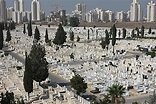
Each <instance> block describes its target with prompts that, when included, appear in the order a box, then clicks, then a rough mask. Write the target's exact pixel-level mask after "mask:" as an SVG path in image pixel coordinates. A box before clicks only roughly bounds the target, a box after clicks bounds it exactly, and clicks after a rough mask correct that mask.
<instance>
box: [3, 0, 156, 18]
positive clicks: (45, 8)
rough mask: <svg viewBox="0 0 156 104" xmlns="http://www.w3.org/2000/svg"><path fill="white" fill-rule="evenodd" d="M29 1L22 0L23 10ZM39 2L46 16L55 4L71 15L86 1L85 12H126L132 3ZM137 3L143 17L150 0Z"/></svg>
mask: <svg viewBox="0 0 156 104" xmlns="http://www.w3.org/2000/svg"><path fill="white" fill-rule="evenodd" d="M31 1H32V0H24V2H25V6H24V7H25V10H29V11H30V8H31ZM39 1H40V3H41V9H42V10H43V11H45V13H46V15H48V14H49V13H50V11H51V10H54V9H55V7H54V6H55V5H56V4H57V5H58V6H59V8H63V9H65V10H67V13H71V11H73V10H75V5H76V4H77V3H84V1H86V5H87V11H88V10H90V9H94V8H96V7H98V8H101V9H104V10H108V9H109V10H112V11H115V12H117V11H128V10H129V8H130V4H131V2H132V0H96V1H95V0H66V2H64V0H57V1H56V0H45V1H47V2H49V3H47V2H45V1H42V0H39ZM138 1H139V3H140V4H141V6H142V8H143V12H144V15H146V12H147V10H146V8H147V4H148V2H149V1H150V0H138ZM153 1H156V0H153ZM69 2H70V3H69ZM71 4H72V5H71ZM6 5H7V7H10V6H13V1H12V2H9V1H6ZM121 5H122V6H121ZM69 7H70V8H69Z"/></svg>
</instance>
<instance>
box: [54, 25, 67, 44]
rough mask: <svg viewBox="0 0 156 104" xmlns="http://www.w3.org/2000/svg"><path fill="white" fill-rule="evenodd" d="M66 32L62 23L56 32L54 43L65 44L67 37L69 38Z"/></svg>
mask: <svg viewBox="0 0 156 104" xmlns="http://www.w3.org/2000/svg"><path fill="white" fill-rule="evenodd" d="M66 34H67V33H66V32H65V31H64V29H63V27H62V25H61V24H60V25H59V27H58V29H57V32H56V34H55V38H54V40H53V43H54V44H56V45H63V44H64V42H66V38H67V36H66Z"/></svg>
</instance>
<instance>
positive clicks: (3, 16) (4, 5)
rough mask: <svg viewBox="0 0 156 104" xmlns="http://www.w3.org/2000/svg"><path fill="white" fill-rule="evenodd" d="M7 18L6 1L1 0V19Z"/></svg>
mask: <svg viewBox="0 0 156 104" xmlns="http://www.w3.org/2000/svg"><path fill="white" fill-rule="evenodd" d="M6 20H7V13H6V1H5V0H0V21H6Z"/></svg>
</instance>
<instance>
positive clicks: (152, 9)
mask: <svg viewBox="0 0 156 104" xmlns="http://www.w3.org/2000/svg"><path fill="white" fill-rule="evenodd" d="M155 21H156V4H155V3H154V2H153V1H151V2H149V3H148V5H147V22H155Z"/></svg>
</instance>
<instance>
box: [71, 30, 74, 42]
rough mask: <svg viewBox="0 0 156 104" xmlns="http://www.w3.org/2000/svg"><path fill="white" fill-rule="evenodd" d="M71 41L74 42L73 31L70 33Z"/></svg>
mask: <svg viewBox="0 0 156 104" xmlns="http://www.w3.org/2000/svg"><path fill="white" fill-rule="evenodd" d="M70 40H71V41H74V32H73V31H71V32H70Z"/></svg>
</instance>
